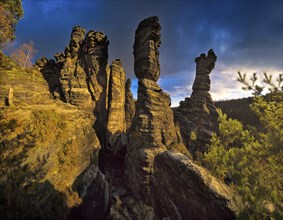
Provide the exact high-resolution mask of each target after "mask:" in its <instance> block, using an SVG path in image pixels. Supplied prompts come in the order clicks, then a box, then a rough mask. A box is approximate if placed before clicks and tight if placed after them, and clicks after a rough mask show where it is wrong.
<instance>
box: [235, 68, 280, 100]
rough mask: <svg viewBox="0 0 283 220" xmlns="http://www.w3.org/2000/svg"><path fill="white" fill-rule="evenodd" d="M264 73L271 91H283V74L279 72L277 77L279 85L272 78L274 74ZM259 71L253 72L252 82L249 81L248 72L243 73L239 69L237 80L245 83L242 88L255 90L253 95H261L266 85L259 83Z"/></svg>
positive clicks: (265, 80)
mask: <svg viewBox="0 0 283 220" xmlns="http://www.w3.org/2000/svg"><path fill="white" fill-rule="evenodd" d="M263 75H264V80H263V81H262V82H264V83H265V84H267V85H268V90H269V91H270V92H280V91H281V92H282V91H283V75H282V74H279V76H278V78H277V79H276V82H277V85H276V84H275V83H274V82H273V80H272V75H268V74H267V73H263ZM257 80H258V77H257V73H253V75H252V77H251V78H250V82H248V81H247V74H245V73H243V74H242V73H241V72H240V71H238V79H237V81H238V82H240V83H242V84H243V87H242V89H243V90H245V91H253V93H252V94H253V95H255V96H259V95H261V93H262V91H263V89H264V86H259V85H258V84H257Z"/></svg>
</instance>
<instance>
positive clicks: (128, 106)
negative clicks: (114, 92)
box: [125, 79, 136, 129]
mask: <svg viewBox="0 0 283 220" xmlns="http://www.w3.org/2000/svg"><path fill="white" fill-rule="evenodd" d="M131 85H132V81H131V79H127V81H126V86H125V87H126V88H125V96H126V97H125V117H126V118H125V120H126V128H127V129H128V128H129V127H130V126H131V125H132V120H133V118H134V115H135V112H136V104H135V100H134V98H133V94H132V91H131Z"/></svg>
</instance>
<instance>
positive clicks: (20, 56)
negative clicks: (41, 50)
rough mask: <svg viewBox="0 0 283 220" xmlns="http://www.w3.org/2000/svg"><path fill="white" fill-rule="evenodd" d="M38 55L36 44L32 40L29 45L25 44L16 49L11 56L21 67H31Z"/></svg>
mask: <svg viewBox="0 0 283 220" xmlns="http://www.w3.org/2000/svg"><path fill="white" fill-rule="evenodd" d="M36 53H37V50H36V49H35V48H34V42H33V41H32V40H30V41H29V43H24V44H22V45H21V46H20V47H19V48H18V49H16V50H15V51H14V52H13V53H12V54H11V58H12V59H13V60H14V61H15V62H16V63H18V64H19V65H20V66H21V67H31V66H32V59H33V58H34V55H35V54H36Z"/></svg>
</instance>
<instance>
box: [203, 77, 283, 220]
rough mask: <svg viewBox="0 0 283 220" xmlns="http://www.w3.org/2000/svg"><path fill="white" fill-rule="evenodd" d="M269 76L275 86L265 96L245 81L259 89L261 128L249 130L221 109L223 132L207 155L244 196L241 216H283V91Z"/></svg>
mask: <svg viewBox="0 0 283 220" xmlns="http://www.w3.org/2000/svg"><path fill="white" fill-rule="evenodd" d="M265 75H266V74H265ZM254 76H256V75H254ZM280 78H281V76H279V78H278V80H277V82H278V85H279V86H280V83H281V82H280ZM243 79H244V77H242V80H243ZM265 79H266V80H268V82H266V83H267V84H268V85H270V86H271V89H270V91H271V93H270V94H268V95H267V96H265V97H264V96H260V95H259V94H260V93H256V88H257V87H255V85H256V84H255V83H253V84H245V86H247V87H248V90H252V88H254V89H255V90H254V95H256V96H255V97H254V100H253V103H252V104H251V110H252V111H253V112H255V113H256V114H257V116H258V117H259V120H260V123H261V125H262V126H261V128H260V130H257V129H256V128H252V127H251V128H249V130H246V129H244V128H243V126H242V124H241V123H240V122H239V121H237V120H232V119H228V118H227V116H226V115H225V114H222V113H221V112H219V115H220V116H219V122H220V124H219V133H218V134H214V135H213V137H212V141H211V144H210V146H209V147H208V149H209V150H208V152H207V153H206V154H205V155H204V163H205V166H206V167H207V168H208V169H210V170H212V171H213V172H214V173H215V174H216V175H217V176H219V177H220V178H222V179H223V180H224V181H225V182H226V183H228V184H231V185H232V186H234V187H235V189H236V190H237V191H238V193H239V195H240V196H241V197H242V199H243V207H241V208H242V212H241V214H240V215H239V218H240V219H270V218H271V219H283V92H282V90H281V88H280V87H279V88H278V86H277V85H275V84H274V83H273V85H272V80H271V79H272V78H269V77H268V76H267V75H266V76H265ZM244 80H245V79H244ZM261 91H262V90H261Z"/></svg>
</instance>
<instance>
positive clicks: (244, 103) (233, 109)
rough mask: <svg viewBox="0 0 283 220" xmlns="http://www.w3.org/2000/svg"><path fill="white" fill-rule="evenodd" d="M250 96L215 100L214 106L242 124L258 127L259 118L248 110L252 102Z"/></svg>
mask: <svg viewBox="0 0 283 220" xmlns="http://www.w3.org/2000/svg"><path fill="white" fill-rule="evenodd" d="M252 100H253V98H252V97H249V98H241V99H231V100H225V101H216V102H215V106H216V107H217V108H220V109H221V110H222V112H223V113H225V114H227V116H228V117H229V118H233V119H237V120H239V121H240V122H242V123H243V124H244V125H246V126H247V125H251V126H254V127H259V126H260V123H259V118H258V117H257V116H256V114H255V113H254V112H252V111H251V110H250V104H252Z"/></svg>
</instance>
